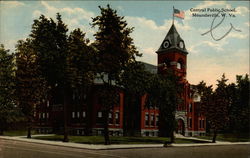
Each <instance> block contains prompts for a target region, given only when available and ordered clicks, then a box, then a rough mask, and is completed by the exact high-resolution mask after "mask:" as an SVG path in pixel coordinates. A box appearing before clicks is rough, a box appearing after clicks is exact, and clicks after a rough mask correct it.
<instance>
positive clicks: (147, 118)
mask: <svg viewBox="0 0 250 158" xmlns="http://www.w3.org/2000/svg"><path fill="white" fill-rule="evenodd" d="M145 125H146V126H149V115H148V114H146V115H145Z"/></svg>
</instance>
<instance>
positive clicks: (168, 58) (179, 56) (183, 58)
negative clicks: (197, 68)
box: [156, 24, 188, 80]
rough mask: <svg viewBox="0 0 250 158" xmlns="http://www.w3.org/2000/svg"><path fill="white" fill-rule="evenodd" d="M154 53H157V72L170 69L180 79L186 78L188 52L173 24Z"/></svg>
mask: <svg viewBox="0 0 250 158" xmlns="http://www.w3.org/2000/svg"><path fill="white" fill-rule="evenodd" d="M156 53H157V54H158V73H163V71H164V70H165V69H172V70H174V72H175V74H176V75H177V76H179V77H181V80H185V79H186V65H187V54H188V52H187V50H186V47H185V43H184V40H183V39H182V38H181V37H180V35H179V33H178V32H177V30H176V28H175V26H174V24H172V26H171V28H170V30H169V31H168V33H167V35H166V37H165V38H164V40H163V42H162V44H161V45H160V48H159V49H158V50H157V51H156Z"/></svg>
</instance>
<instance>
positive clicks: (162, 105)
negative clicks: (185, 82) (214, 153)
mask: <svg viewBox="0 0 250 158" xmlns="http://www.w3.org/2000/svg"><path fill="white" fill-rule="evenodd" d="M180 92H181V89H180V87H179V83H178V79H177V77H176V76H175V75H174V74H173V72H171V71H167V72H166V73H163V74H156V75H155V76H154V77H153V78H152V80H151V86H150V88H149V90H148V96H149V97H148V103H147V105H155V106H158V107H159V111H160V114H159V136H170V138H171V140H170V143H173V142H174V130H175V128H176V121H175V113H176V108H177V106H178V104H179V103H180V98H179V96H178V94H179V93H180Z"/></svg>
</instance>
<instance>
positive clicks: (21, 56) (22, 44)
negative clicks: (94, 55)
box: [15, 39, 47, 138]
mask: <svg viewBox="0 0 250 158" xmlns="http://www.w3.org/2000/svg"><path fill="white" fill-rule="evenodd" d="M16 66H17V69H16V94H15V95H16V103H17V105H18V106H19V107H20V108H21V109H22V112H23V114H24V115H25V117H26V119H27V130H28V132H27V138H31V129H32V121H33V115H34V110H35V109H36V107H37V106H39V105H41V104H42V103H43V101H44V99H45V93H46V89H47V87H46V82H45V80H44V79H43V78H42V76H41V74H40V71H39V69H38V64H37V56H36V53H35V51H34V49H33V48H32V47H31V40H30V39H26V41H22V40H20V41H18V44H17V49H16Z"/></svg>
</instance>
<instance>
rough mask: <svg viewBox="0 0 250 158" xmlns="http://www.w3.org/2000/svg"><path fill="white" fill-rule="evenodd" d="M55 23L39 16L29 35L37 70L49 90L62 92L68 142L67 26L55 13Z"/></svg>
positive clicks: (65, 135) (65, 137) (65, 136)
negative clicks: (34, 53)
mask: <svg viewBox="0 0 250 158" xmlns="http://www.w3.org/2000/svg"><path fill="white" fill-rule="evenodd" d="M56 20H57V21H56V22H54V20H52V19H47V18H46V17H45V16H44V15H41V16H40V17H39V19H36V20H34V23H33V25H32V31H31V34H30V37H31V40H32V43H31V44H32V46H33V48H34V51H35V52H36V54H37V59H38V61H37V62H38V65H39V70H40V71H41V73H42V76H43V77H44V78H45V79H46V81H47V82H48V85H49V86H50V87H51V89H55V87H57V89H59V91H62V92H63V96H62V97H61V98H62V100H61V103H62V104H63V107H64V108H63V109H64V110H63V111H64V140H63V141H65V142H67V141H68V128H67V108H68V102H69V98H68V97H69V94H68V93H69V91H70V90H69V89H70V86H69V79H68V77H69V76H68V73H67V71H66V69H67V68H66V66H67V64H66V59H67V53H68V44H67V37H68V36H67V31H68V29H67V26H66V25H65V24H64V23H63V21H62V19H61V15H60V14H59V13H57V17H56Z"/></svg>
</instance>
